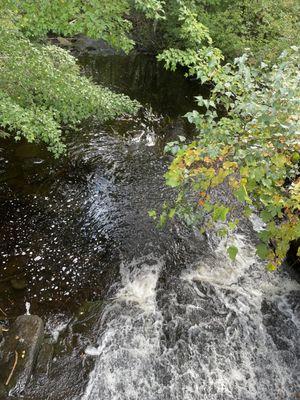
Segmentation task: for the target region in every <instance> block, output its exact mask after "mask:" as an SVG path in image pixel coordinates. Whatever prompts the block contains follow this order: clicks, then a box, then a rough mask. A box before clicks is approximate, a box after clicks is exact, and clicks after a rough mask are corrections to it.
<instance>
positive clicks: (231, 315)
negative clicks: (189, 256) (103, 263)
mask: <svg viewBox="0 0 300 400" xmlns="http://www.w3.org/2000/svg"><path fill="white" fill-rule="evenodd" d="M234 242H235V243H234V244H235V245H236V246H238V248H239V254H238V257H237V260H236V262H234V263H232V262H231V261H230V260H229V259H228V258H227V256H225V254H226V248H225V245H226V244H225V243H224V241H221V242H220V243H219V244H218V245H217V247H216V249H215V251H211V250H210V249H209V252H208V254H207V255H206V256H205V257H203V258H202V260H201V261H200V262H198V263H197V264H196V265H192V266H188V265H187V266H186V268H185V269H184V270H183V271H182V273H181V275H180V276H179V277H175V276H174V275H172V274H171V273H170V275H169V276H168V281H167V282H161V281H160V274H161V272H162V270H163V269H164V268H165V265H164V262H163V261H162V260H161V259H155V258H153V257H151V256H149V257H144V258H141V259H137V260H135V261H134V262H132V263H131V264H129V265H122V267H121V274H122V287H121V288H120V290H119V291H118V292H117V294H116V297H115V298H114V299H112V300H111V301H110V302H109V304H108V305H107V306H106V307H104V309H103V311H102V315H101V323H100V331H99V337H98V347H97V348H94V349H92V348H88V349H87V351H86V353H87V354H89V355H92V356H95V357H96V365H95V368H94V370H93V372H92V373H91V374H90V379H89V383H88V386H87V388H86V391H85V394H84V396H83V397H82V399H83V400H102V399H103V400H135V399H136V400H138V399H140V400H169V399H170V400H171V399H172V400H183V399H184V400H196V399H197V400H199V399H201V400H217V399H218V400H227V399H228V400H229V399H232V400H233V399H234V400H254V399H256V400H258V399H259V400H270V399H293V398H297V396H298V395H299V394H298V393H297V392H298V391H299V386H297V385H299V378H297V371H298V372H299V369H297V366H298V362H299V340H298V335H299V324H300V319H299V314H298V315H297V314H296V311H295V310H293V307H296V308H297V303H296V304H294V303H293V301H292V300H291V299H292V298H293V296H290V295H291V294H295V293H296V292H297V291H298V294H299V289H300V286H299V285H298V284H297V283H295V282H294V281H292V280H290V278H289V277H288V276H282V275H280V274H278V275H276V274H269V273H268V272H266V271H265V269H264V266H263V265H262V264H261V263H260V262H259V261H258V260H257V259H256V257H255V251H254V249H253V247H252V244H251V242H249V240H248V239H246V237H245V236H243V235H236V237H235V238H234ZM212 245H213V244H212ZM214 245H215V244H214ZM169 272H170V271H169ZM290 297H291V298H290ZM298 311H299V308H298Z"/></svg>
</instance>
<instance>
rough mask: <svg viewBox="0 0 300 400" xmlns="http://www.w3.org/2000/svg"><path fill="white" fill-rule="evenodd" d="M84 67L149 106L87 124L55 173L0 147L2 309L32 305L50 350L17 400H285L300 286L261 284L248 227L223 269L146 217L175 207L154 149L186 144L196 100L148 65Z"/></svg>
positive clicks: (127, 61) (175, 227) (294, 381)
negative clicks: (45, 371)
mask: <svg viewBox="0 0 300 400" xmlns="http://www.w3.org/2000/svg"><path fill="white" fill-rule="evenodd" d="M81 62H82V64H83V65H84V66H85V69H86V72H87V73H88V74H90V75H91V76H93V77H94V79H95V80H97V81H99V82H101V83H104V84H106V85H109V86H111V87H112V88H114V89H116V90H121V91H124V92H126V93H128V94H130V95H131V96H132V97H135V98H137V99H138V100H140V101H141V102H142V103H143V104H145V105H146V106H145V109H144V110H142V112H140V113H139V115H138V116H136V117H134V118H131V117H126V118H120V119H118V120H117V121H114V122H112V123H109V124H106V125H98V124H97V123H96V122H94V121H87V122H86V123H85V124H83V126H82V127H81V128H80V131H79V132H78V133H75V134H72V135H70V137H69V138H68V156H67V157H66V158H64V159H61V160H59V161H57V162H56V161H53V159H52V158H51V157H50V156H49V155H48V154H47V153H46V152H45V151H44V150H43V149H41V148H39V147H37V146H33V145H29V144H26V143H19V144H8V143H6V142H3V141H2V142H1V143H0V148H1V153H0V157H1V158H0V171H1V175H0V179H1V182H2V183H1V188H0V205H1V207H0V221H1V224H0V237H1V242H0V257H1V259H0V263H2V264H1V265H2V267H3V268H2V270H1V276H0V301H1V308H2V309H3V308H5V310H7V312H8V314H9V316H10V318H11V319H13V318H14V316H16V315H17V314H23V313H24V309H25V302H29V303H30V307H31V308H30V312H31V313H32V314H35V313H37V314H39V315H41V316H42V317H43V318H44V319H45V321H46V330H47V332H48V334H49V337H50V338H51V340H52V341H53V343H54V344H55V351H54V360H53V364H52V367H51V370H50V373H49V375H48V377H43V378H42V379H40V380H38V381H37V380H36V379H35V378H33V381H32V383H31V385H30V386H29V388H28V389H27V391H26V393H25V394H24V399H28V400H29V399H30V400H35V399H36V400H40V399H46V398H47V399H51V400H52V399H53V400H54V399H55V400H60V399H61V400H79V399H83V400H95V399H99V400H135V399H139V400H162V399H164V400H173V399H174V400H175V399H176V400H177V399H178V400H190V399H197V400H198V399H199V400H200V399H201V400H206V399H209V400H215V399H218V400H227V399H234V400H250V399H251V400H254V399H255V400H265V399H268V400H270V399H271V400H272V399H290V400H292V399H294V398H297V396H298V394H297V393H298V392H300V389H299V378H298V376H297V371H299V351H300V348H299V339H298V338H299V321H300V315H299V297H300V287H299V284H298V283H297V282H296V281H295V280H294V279H293V278H292V277H291V276H290V275H289V273H288V272H287V271H286V272H284V271H279V272H276V273H268V272H266V271H265V269H264V266H263V265H262V264H261V263H260V261H258V260H257V259H256V257H255V254H254V250H253V246H254V242H255V232H254V230H253V229H252V225H251V223H249V224H245V226H243V229H242V230H241V231H240V232H239V233H238V234H237V235H236V236H235V237H234V238H231V240H233V241H235V243H236V245H237V246H238V247H239V249H240V252H239V255H238V258H237V261H236V262H235V263H231V261H230V260H229V259H228V258H227V256H226V250H225V243H224V242H222V241H220V240H218V239H217V238H215V237H209V238H205V237H203V236H201V235H200V234H199V233H198V232H197V231H192V230H190V229H188V228H187V227H186V226H185V225H184V224H182V223H181V222H180V221H175V222H174V223H173V224H170V225H168V226H167V227H166V228H165V229H163V230H158V229H157V228H156V227H155V226H154V224H153V221H152V220H151V219H150V218H149V217H148V213H147V212H148V210H150V209H152V208H157V207H159V206H161V204H162V202H163V201H165V200H168V199H170V198H171V197H172V195H173V194H172V191H170V190H169V189H168V188H166V187H165V186H164V182H163V174H164V172H165V171H166V168H167V164H168V162H169V160H168V158H167V157H166V156H164V155H163V151H162V149H163V147H164V144H165V143H166V142H167V141H169V140H174V139H175V138H176V137H177V136H178V135H179V134H180V135H182V134H183V135H186V136H189V135H192V134H193V132H192V131H191V128H190V127H189V126H188V125H187V124H186V123H185V122H184V121H183V120H182V119H181V118H180V116H181V115H183V114H184V113H185V112H187V111H189V110H190V109H192V107H193V103H192V97H193V96H194V95H197V94H199V90H200V88H199V87H198V86H197V84H196V83H193V82H188V81H185V80H184V79H183V77H182V75H181V74H180V73H178V74H170V73H167V72H165V71H164V70H163V69H162V68H161V67H160V66H159V65H158V64H157V63H156V62H155V60H153V59H152V58H150V57H148V56H141V55H138V56H130V57H123V56H111V55H108V56H95V57H94V56H93V57H90V56H86V57H82V59H81ZM253 221H254V222H255V223H254V227H255V229H257V227H259V224H258V223H257V220H253ZM12 278H13V279H15V280H17V281H18V282H19V283H20V282H22V281H23V282H24V284H25V287H23V289H19V290H16V289H14V288H13V287H12V283H11V280H12Z"/></svg>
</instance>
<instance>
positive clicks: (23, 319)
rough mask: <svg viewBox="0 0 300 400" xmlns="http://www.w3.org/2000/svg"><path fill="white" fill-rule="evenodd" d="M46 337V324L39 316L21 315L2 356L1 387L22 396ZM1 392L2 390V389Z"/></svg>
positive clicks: (0, 365) (9, 333)
mask: <svg viewBox="0 0 300 400" xmlns="http://www.w3.org/2000/svg"><path fill="white" fill-rule="evenodd" d="M43 336H44V324H43V321H42V320H41V318H40V317H38V316H37V315H21V316H20V317H18V318H17V319H16V321H15V322H14V324H13V325H12V327H11V329H10V331H9V332H8V334H7V336H6V338H5V342H4V345H3V347H2V351H1V355H0V386H2V390H3V385H4V386H5V388H6V390H7V392H9V393H10V394H12V395H16V394H20V393H21V392H22V391H23V390H24V388H25V386H26V384H27V383H28V382H29V379H30V377H31V373H32V370H33V366H34V363H35V361H36V357H37V354H38V351H39V349H40V347H41V343H42V340H43ZM0 390H1V389H0Z"/></svg>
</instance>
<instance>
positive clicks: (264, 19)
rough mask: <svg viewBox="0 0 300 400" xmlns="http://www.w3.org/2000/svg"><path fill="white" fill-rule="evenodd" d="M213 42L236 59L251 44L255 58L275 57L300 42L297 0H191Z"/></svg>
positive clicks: (271, 58)
mask: <svg viewBox="0 0 300 400" xmlns="http://www.w3.org/2000/svg"><path fill="white" fill-rule="evenodd" d="M192 3H193V5H194V9H195V10H196V12H197V14H198V15H199V18H200V21H201V22H202V23H203V24H204V25H205V26H207V27H208V29H209V32H210V35H211V37H212V39H213V42H214V43H216V44H217V46H218V47H219V48H220V49H221V50H222V52H223V53H224V54H225V55H226V57H227V58H229V59H231V60H233V59H234V57H237V56H240V55H241V54H242V53H243V52H244V51H245V49H247V48H249V49H250V50H251V52H252V53H253V54H254V57H255V59H259V60H262V59H265V60H266V59H268V60H276V57H278V56H279V54H280V53H281V52H282V51H283V50H284V49H286V48H288V47H290V46H291V45H296V44H298V45H300V41H299V40H300V21H299V15H300V3H299V1H298V0H258V1H255V2H253V1H250V0H236V1H230V0H199V1H196V2H192Z"/></svg>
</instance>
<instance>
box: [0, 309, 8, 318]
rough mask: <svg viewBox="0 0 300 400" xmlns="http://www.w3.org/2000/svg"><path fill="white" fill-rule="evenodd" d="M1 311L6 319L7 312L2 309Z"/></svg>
mask: <svg viewBox="0 0 300 400" xmlns="http://www.w3.org/2000/svg"><path fill="white" fill-rule="evenodd" d="M0 311H1V312H2V314H3V315H4V316H5V317H7V314H6V312H5V311H3V310H2V308H1V307H0Z"/></svg>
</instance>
